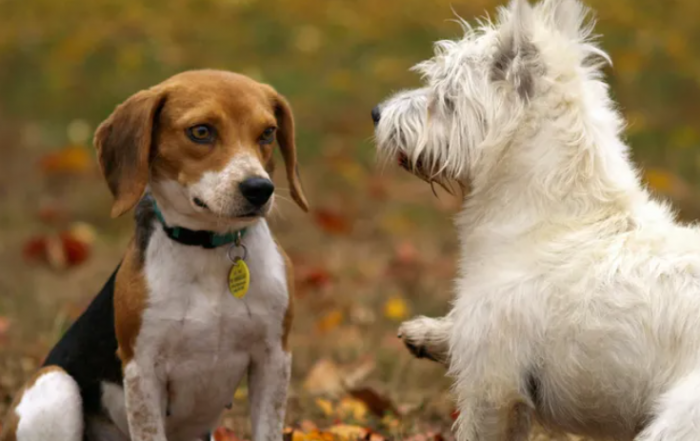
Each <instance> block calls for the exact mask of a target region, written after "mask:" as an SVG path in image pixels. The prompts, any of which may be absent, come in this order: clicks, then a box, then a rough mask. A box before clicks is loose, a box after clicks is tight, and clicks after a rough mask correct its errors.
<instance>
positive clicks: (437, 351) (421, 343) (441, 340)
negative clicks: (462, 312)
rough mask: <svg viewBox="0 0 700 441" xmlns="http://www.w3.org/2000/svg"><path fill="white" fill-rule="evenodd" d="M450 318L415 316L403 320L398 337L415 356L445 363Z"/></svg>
mask: <svg viewBox="0 0 700 441" xmlns="http://www.w3.org/2000/svg"><path fill="white" fill-rule="evenodd" d="M451 333H452V318H451V317H450V316H449V315H448V316H446V317H442V318H438V319H434V318H429V317H423V316H421V317H417V318H414V319H413V320H409V321H407V322H403V323H402V324H401V326H400V327H399V338H400V339H402V340H403V343H404V344H405V345H406V347H407V348H408V350H409V351H411V353H412V354H413V355H414V356H415V357H417V358H427V359H429V360H433V361H436V362H438V363H442V364H445V365H446V364H447V362H448V350H449V343H450V334H451Z"/></svg>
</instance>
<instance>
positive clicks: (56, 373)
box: [0, 366, 83, 441]
mask: <svg viewBox="0 0 700 441" xmlns="http://www.w3.org/2000/svg"><path fill="white" fill-rule="evenodd" d="M30 383H31V384H30ZM25 387H26V388H25V389H24V390H23V391H22V392H20V394H19V395H18V396H17V398H16V399H15V402H14V403H13V405H12V408H11V409H10V413H9V414H8V417H7V419H6V420H5V423H4V425H3V428H2V433H0V440H2V441H10V440H12V441H52V440H56V441H59V440H60V441H82V439H83V409H82V399H81V397H80V389H79V388H78V384H77V383H76V382H75V380H74V379H73V377H71V376H70V375H68V374H67V373H66V372H65V371H64V370H63V369H60V368H57V367H55V366H48V367H45V368H43V369H41V370H40V371H39V372H37V374H36V375H35V376H34V378H33V379H32V380H30V382H29V383H27V386H25Z"/></svg>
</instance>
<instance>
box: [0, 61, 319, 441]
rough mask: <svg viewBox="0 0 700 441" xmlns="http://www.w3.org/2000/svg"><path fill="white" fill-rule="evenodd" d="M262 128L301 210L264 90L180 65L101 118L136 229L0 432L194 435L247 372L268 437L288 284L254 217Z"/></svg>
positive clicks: (76, 436)
mask: <svg viewBox="0 0 700 441" xmlns="http://www.w3.org/2000/svg"><path fill="white" fill-rule="evenodd" d="M275 139H277V142H278V144H279V147H280V149H281V152H282V155H283V157H284V160H285V164H286V172H287V178H288V181H289V187H290V193H291V196H292V198H293V199H294V200H295V201H296V203H297V204H298V205H299V206H300V207H301V208H302V209H303V210H304V211H307V210H308V205H307V202H306V198H305V196H304V194H303V191H302V188H301V184H300V181H299V175H298V172H297V160H296V148H295V143H294V121H293V118H292V112H291V110H290V106H289V104H288V103H287V101H286V100H285V99H284V98H283V97H282V96H281V95H279V94H278V93H277V92H275V90H274V89H273V88H271V87H270V86H267V85H264V84H260V83H258V82H255V81H253V80H252V79H249V78H247V77H245V76H242V75H238V74H235V73H231V72H224V71H214V70H202V71H189V72H184V73H181V74H179V75H176V76H174V77H172V78H170V79H168V80H166V81H165V82H163V83H161V84H159V85H157V86H155V87H152V88H150V89H148V90H144V91H141V92H138V93H137V94H135V95H133V96H132V97H130V98H129V99H128V100H126V101H125V102H124V103H123V104H121V105H119V106H118V107H117V108H116V110H115V111H114V112H113V113H112V115H110V116H109V118H108V119H107V120H106V121H104V122H103V123H102V124H101V125H100V126H99V128H98V129H97V131H96V134H95V139H94V144H95V146H96V148H97V153H98V158H99V163H100V168H101V170H102V173H103V175H104V177H105V179H106V181H107V184H108V186H109V189H110V191H111V192H112V194H113V196H114V204H113V206H112V216H114V217H116V216H120V215H122V214H124V213H125V212H127V211H129V210H130V209H131V208H133V207H134V206H136V210H135V213H136V214H135V218H136V231H135V234H134V237H133V240H132V241H131V243H130V245H129V247H128V249H127V251H126V254H125V256H124V258H123V260H122V261H121V263H120V264H119V266H118V268H117V269H116V270H115V272H114V274H112V276H111V277H110V278H109V280H108V281H107V283H106V285H105V286H104V288H102V290H101V291H100V293H99V294H98V295H97V297H96V298H95V299H94V300H93V301H92V303H91V304H90V306H89V307H88V308H87V310H86V311H85V312H84V313H83V314H82V316H81V317H80V318H79V319H78V320H77V321H76V322H75V323H74V324H73V326H72V327H71V328H70V329H69V330H68V332H67V333H66V334H65V336H64V337H63V338H62V339H61V340H60V341H59V342H58V344H57V345H56V346H55V347H54V348H53V350H52V351H51V353H50V354H49V355H48V357H47V359H46V362H45V364H44V367H43V368H42V369H41V370H40V371H39V372H38V373H37V374H36V375H35V376H34V377H33V378H32V379H31V380H30V381H29V382H28V383H27V384H26V385H25V386H24V389H23V390H22V391H21V392H20V393H19V394H18V395H17V397H16V398H15V401H14V403H13V405H12V407H11V409H10V412H9V416H8V418H7V420H6V422H5V424H4V425H3V427H4V431H3V433H2V434H1V435H0V440H2V441H10V440H12V441H49V440H61V441H82V440H90V441H92V440H99V441H102V440H105V441H122V440H123V441H126V440H132V441H166V440H168V441H195V440H202V439H206V438H208V437H209V436H210V433H211V429H212V428H213V427H214V426H215V424H216V423H217V421H218V419H219V417H220V415H221V413H222V411H223V409H224V408H225V407H226V406H227V405H230V401H231V400H232V397H233V394H234V392H235V389H236V387H237V386H238V384H239V382H240V381H241V379H242V378H243V377H244V375H246V373H247V374H248V377H247V378H248V385H249V396H250V408H251V421H252V433H253V440H256V441H257V440H281V439H282V429H283V420H284V412H285V405H286V397H287V386H288V383H289V376H290V363H291V354H290V352H289V347H288V344H287V338H288V334H289V328H290V325H291V321H292V286H293V283H292V271H291V264H290V262H289V259H287V257H286V256H285V254H284V252H283V250H282V249H281V248H280V246H279V245H278V244H277V243H276V242H275V240H274V239H273V236H272V234H271V232H270V229H269V228H268V225H267V222H266V221H265V217H266V215H267V214H268V213H269V212H270V210H271V208H272V206H273V203H274V185H273V183H272V181H271V180H270V173H271V172H272V168H273V165H272V143H273V142H274V141H275ZM144 194H145V195H144Z"/></svg>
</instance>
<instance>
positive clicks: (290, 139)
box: [275, 94, 309, 211]
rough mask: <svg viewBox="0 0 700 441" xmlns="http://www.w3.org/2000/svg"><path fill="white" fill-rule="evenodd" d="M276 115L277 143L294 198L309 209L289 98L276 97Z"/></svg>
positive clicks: (278, 95) (301, 205) (305, 208)
mask: <svg viewBox="0 0 700 441" xmlns="http://www.w3.org/2000/svg"><path fill="white" fill-rule="evenodd" d="M275 116H276V118H277V125H278V127H277V143H278V144H279V146H280V150H281V151H282V157H283V158H284V163H285V168H286V170H287V181H288V182H289V192H290V193H291V195H292V199H294V201H295V202H296V203H297V205H299V207H301V209H302V210H304V211H309V204H308V202H307V201H306V196H304V191H303V190H302V187H301V180H300V178H299V169H298V167H297V148H296V143H295V141H294V116H293V115H292V108H291V107H290V105H289V103H288V102H287V100H286V99H285V98H284V97H283V96H282V95H280V94H277V96H276V97H275Z"/></svg>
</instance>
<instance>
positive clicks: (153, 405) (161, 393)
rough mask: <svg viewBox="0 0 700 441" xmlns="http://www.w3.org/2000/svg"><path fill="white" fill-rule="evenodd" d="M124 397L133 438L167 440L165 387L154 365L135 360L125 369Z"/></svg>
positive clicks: (138, 440)
mask: <svg viewBox="0 0 700 441" xmlns="http://www.w3.org/2000/svg"><path fill="white" fill-rule="evenodd" d="M124 397H125V400H126V416H127V420H128V421H129V433H130V434H131V441H167V440H166V437H165V421H164V415H165V388H164V387H163V386H162V385H161V384H159V381H158V379H157V378H156V375H155V371H154V369H153V366H151V365H149V364H148V363H147V362H146V363H142V364H139V363H137V361H136V360H131V361H130V362H129V363H127V365H126V367H125V368H124Z"/></svg>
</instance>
